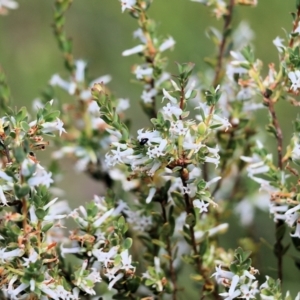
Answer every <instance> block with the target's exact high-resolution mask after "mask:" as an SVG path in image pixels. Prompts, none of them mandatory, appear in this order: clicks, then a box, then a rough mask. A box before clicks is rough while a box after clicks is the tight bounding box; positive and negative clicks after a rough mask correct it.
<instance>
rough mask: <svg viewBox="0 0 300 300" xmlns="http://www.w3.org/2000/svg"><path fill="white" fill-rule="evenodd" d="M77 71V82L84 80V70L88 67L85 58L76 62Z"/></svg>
mask: <svg viewBox="0 0 300 300" xmlns="http://www.w3.org/2000/svg"><path fill="white" fill-rule="evenodd" d="M75 66H76V72H75V80H76V82H84V77H85V76H84V70H85V67H86V62H85V61H83V60H77V61H76V62H75Z"/></svg>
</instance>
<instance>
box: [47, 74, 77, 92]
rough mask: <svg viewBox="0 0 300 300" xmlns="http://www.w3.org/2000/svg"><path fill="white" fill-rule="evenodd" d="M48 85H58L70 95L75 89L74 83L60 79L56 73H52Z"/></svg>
mask: <svg viewBox="0 0 300 300" xmlns="http://www.w3.org/2000/svg"><path fill="white" fill-rule="evenodd" d="M50 85H53V86H56V85H57V86H59V87H60V88H62V89H63V90H65V91H67V92H68V93H69V94H70V95H74V94H75V91H76V83H75V82H68V81H66V80H64V79H62V78H61V77H60V76H59V75H58V74H54V75H53V76H52V77H51V79H50Z"/></svg>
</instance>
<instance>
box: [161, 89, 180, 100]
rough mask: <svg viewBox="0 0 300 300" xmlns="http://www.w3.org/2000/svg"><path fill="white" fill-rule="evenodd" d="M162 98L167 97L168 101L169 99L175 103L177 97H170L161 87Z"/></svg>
mask: <svg viewBox="0 0 300 300" xmlns="http://www.w3.org/2000/svg"><path fill="white" fill-rule="evenodd" d="M163 94H164V97H163V100H165V99H168V100H169V101H171V102H172V103H175V104H176V103H177V99H176V98H175V97H172V96H171V95H170V94H169V93H168V92H167V91H166V90H165V89H163Z"/></svg>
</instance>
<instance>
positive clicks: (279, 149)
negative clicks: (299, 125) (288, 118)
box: [264, 97, 283, 170]
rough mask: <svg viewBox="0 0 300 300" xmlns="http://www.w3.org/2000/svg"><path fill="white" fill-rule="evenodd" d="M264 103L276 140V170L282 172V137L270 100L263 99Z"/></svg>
mask: <svg viewBox="0 0 300 300" xmlns="http://www.w3.org/2000/svg"><path fill="white" fill-rule="evenodd" d="M264 101H265V102H266V103H267V104H268V108H269V112H270V114H271V116H272V124H273V126H274V127H275V129H276V140H277V157H278V162H277V163H278V168H279V169H280V170H283V163H282V144H283V137H282V130H281V127H280V125H279V122H278V118H277V115H276V112H275V109H274V102H273V101H272V100H271V99H268V98H266V97H264Z"/></svg>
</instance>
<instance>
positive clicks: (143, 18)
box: [137, 2, 157, 118]
mask: <svg viewBox="0 0 300 300" xmlns="http://www.w3.org/2000/svg"><path fill="white" fill-rule="evenodd" d="M137 4H138V5H139V8H140V12H139V21H140V26H141V29H142V31H143V34H144V36H145V38H146V40H147V42H146V45H147V50H148V51H147V55H146V56H145V61H146V63H148V64H150V65H151V67H152V68H153V69H154V68H155V64H154V61H155V56H156V53H157V51H156V49H155V47H154V44H153V41H152V38H151V35H150V34H149V32H148V29H147V27H146V22H147V19H148V17H147V15H146V13H145V10H144V8H143V5H142V4H141V3H140V2H138V3H137ZM153 88H155V79H154V78H151V81H150V84H149V88H148V91H150V90H152V89H153ZM151 99H152V103H151V109H150V112H149V106H147V105H145V103H144V102H142V108H143V110H144V112H145V113H146V114H149V116H150V117H151V118H156V115H157V112H156V98H155V96H153V97H152V98H151Z"/></svg>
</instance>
